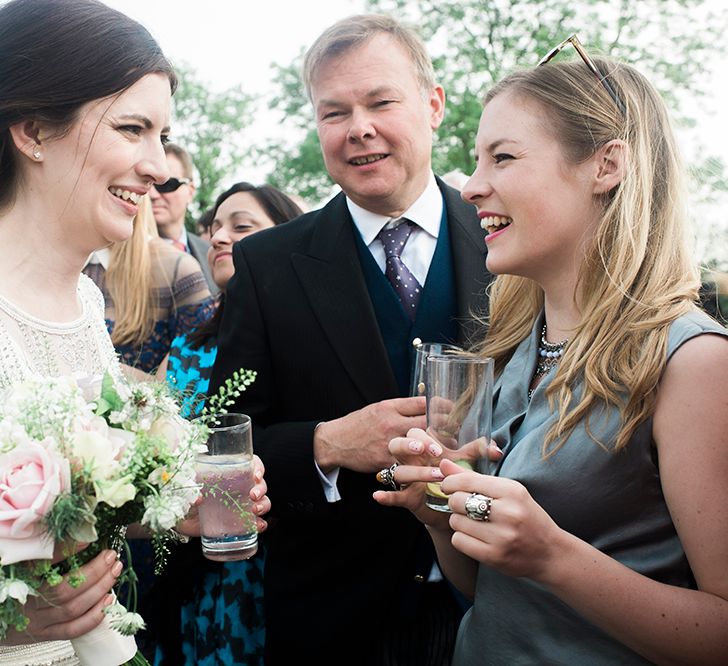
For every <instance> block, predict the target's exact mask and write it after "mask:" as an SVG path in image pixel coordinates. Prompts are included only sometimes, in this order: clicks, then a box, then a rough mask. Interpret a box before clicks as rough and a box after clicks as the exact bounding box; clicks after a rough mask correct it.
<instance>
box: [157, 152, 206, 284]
mask: <svg viewBox="0 0 728 666" xmlns="http://www.w3.org/2000/svg"><path fill="white" fill-rule="evenodd" d="M164 152H165V153H166V155H167V166H168V167H169V175H170V177H169V180H168V181H167V182H166V183H165V184H164V185H155V186H154V187H152V189H151V190H149V198H150V199H151V200H152V212H153V213H154V221H155V222H156V223H157V231H159V235H160V236H161V237H162V238H166V239H167V240H168V241H169V242H170V243H172V244H173V245H174V246H175V247H177V248H179V249H180V250H182V251H183V252H187V253H188V254H191V255H192V256H193V257H194V258H195V259H197V261H198V263H199V264H200V268H202V273H203V274H204V276H205V280H207V284H208V286H209V288H210V293H211V294H213V295H214V294H216V293H217V292H218V291H219V289H218V288H217V285H216V284H215V281H214V280H213V279H212V274H211V273H210V266H209V265H208V263H207V250H208V249H209V248H210V243H209V242H208V241H206V240H204V239H203V238H200V237H199V236H198V235H197V234H193V233H191V232H189V231H187V229H186V228H185V213H186V212H187V206H189V204H190V203H191V202H192V199H194V196H195V181H194V167H193V165H192V158H191V157H190V154H189V153H188V152H187V151H186V150H185V149H184V148H182V147H181V146H178V145H176V144H174V143H168V144H165V146H164Z"/></svg>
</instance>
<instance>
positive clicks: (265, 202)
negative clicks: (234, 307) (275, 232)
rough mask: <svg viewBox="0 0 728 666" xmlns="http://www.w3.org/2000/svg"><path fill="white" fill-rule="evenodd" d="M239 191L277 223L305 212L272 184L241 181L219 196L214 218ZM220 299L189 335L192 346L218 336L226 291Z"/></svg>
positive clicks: (214, 209)
mask: <svg viewBox="0 0 728 666" xmlns="http://www.w3.org/2000/svg"><path fill="white" fill-rule="evenodd" d="M238 192H248V193H249V194H250V195H251V196H253V197H254V198H255V200H256V201H257V202H258V203H259V204H260V205H261V206H262V208H263V210H264V211H265V212H266V213H267V214H268V217H270V219H271V220H273V224H275V225H278V224H283V223H284V222H288V221H289V220H292V219H293V218H294V217H298V216H299V215H301V214H302V213H303V211H302V210H301V209H300V208H299V207H298V204H296V203H295V202H294V201H293V200H292V199H291V198H290V197H288V196H287V195H285V194H283V192H281V191H280V190H277V189H276V188H275V187H273V186H272V185H251V184H250V183H246V182H241V183H235V185H233V186H232V187H230V188H229V189H227V190H225V191H224V192H223V193H222V194H221V195H220V196H219V197H218V198H217V200H216V201H215V205H214V206H213V208H212V211H213V216H212V217H213V219H214V217H215V215H216V214H217V209H218V208H219V207H220V205H221V204H222V202H223V201H225V200H226V199H228V198H230V197H231V196H232V195H233V194H237V193H238ZM218 299H219V300H218V304H217V309H216V310H215V314H214V315H213V316H212V317H211V318H210V319H209V320H208V321H207V322H205V323H204V324H203V325H202V326H200V328H198V329H197V330H195V331H194V332H193V333H191V334H190V336H189V337H188V340H189V344H190V347H192V348H193V349H197V348H199V347H201V346H202V345H203V344H204V343H205V342H206V341H207V340H208V339H209V338H211V337H216V336H217V333H218V331H219V329H220V324H221V323H222V313H223V310H224V308H225V294H224V292H220V296H219V297H218Z"/></svg>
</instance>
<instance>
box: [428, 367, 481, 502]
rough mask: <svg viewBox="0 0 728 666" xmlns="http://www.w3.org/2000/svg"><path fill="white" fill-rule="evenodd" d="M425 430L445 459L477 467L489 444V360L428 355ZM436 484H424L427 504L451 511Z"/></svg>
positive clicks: (467, 466)
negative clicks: (442, 450)
mask: <svg viewBox="0 0 728 666" xmlns="http://www.w3.org/2000/svg"><path fill="white" fill-rule="evenodd" d="M426 375H427V386H426V396H427V434H428V435H430V437H432V438H433V439H435V440H436V441H437V442H439V443H440V444H441V445H442V447H443V449H444V455H443V457H447V458H449V459H451V460H454V461H455V462H456V463H457V464H459V465H461V466H463V467H466V468H467V469H477V466H478V462H479V461H480V460H482V459H484V458H485V457H486V455H487V448H488V443H489V442H490V427H491V411H492V404H491V403H492V398H493V359H492V358H482V357H481V358H475V357H472V356H429V357H428V358H427V370H426ZM447 499H448V498H447V495H445V494H444V493H443V492H442V491H441V490H440V484H439V483H436V482H431V483H428V484H427V490H426V494H425V504H426V505H427V506H428V507H430V508H431V509H434V510H435V511H443V512H447V511H450V509H449V507H448V505H447Z"/></svg>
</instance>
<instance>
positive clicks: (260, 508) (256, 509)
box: [253, 504, 263, 513]
mask: <svg viewBox="0 0 728 666" xmlns="http://www.w3.org/2000/svg"><path fill="white" fill-rule="evenodd" d="M253 511H254V512H255V513H263V505H262V504H256V505H255V506H254V507H253Z"/></svg>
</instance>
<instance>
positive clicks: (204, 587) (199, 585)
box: [154, 336, 265, 666]
mask: <svg viewBox="0 0 728 666" xmlns="http://www.w3.org/2000/svg"><path fill="white" fill-rule="evenodd" d="M216 356H217V341H216V340H215V339H210V340H208V341H207V342H206V343H205V344H204V345H202V346H201V347H200V348H199V349H192V348H191V347H190V346H189V344H188V342H187V338H186V336H179V337H177V338H175V339H174V340H173V341H172V346H171V348H170V352H169V363H168V366H167V383H168V384H169V385H170V386H172V387H174V388H175V389H176V390H179V391H180V392H181V394H182V396H183V404H182V410H183V413H184V414H185V416H188V417H194V416H196V415H199V413H200V411H201V410H202V407H203V404H204V399H205V393H206V392H207V389H208V386H209V384H210V375H211V373H212V366H213V364H214V363H215V357H216ZM189 548H194V549H195V553H194V555H193V557H194V556H197V557H198V560H197V561H196V562H195V563H194V564H193V565H191V563H189V562H185V563H184V565H182V566H178V567H174V568H175V569H176V570H178V571H180V572H181V575H182V576H184V578H183V581H184V585H185V586H192V589H191V591H190V592H187V593H186V594H185V595H184V597H185V600H184V602H183V603H182V607H181V610H180V619H181V652H182V655H183V659H184V662H183V663H185V664H188V665H189V666H193V665H194V666H219V665H220V664H225V666H236V665H240V666H262V665H263V645H264V642H265V625H264V617H263V565H264V561H265V557H264V552H263V551H262V549H261V548H260V547H259V550H258V553H257V554H256V555H254V556H253V557H252V558H251V559H250V560H245V561H242V562H226V563H218V562H210V561H208V560H203V559H202V556H201V555H200V554H199V553H200V551H199V548H200V545H199V542H197V540H195V542H194V543H193V544H190V545H189ZM178 554H179V556H180V557H185V555H184V554H183V552H181V550H178ZM169 584H170V585H176V586H179V584H180V579H179V577H177V576H172V577H170V581H169ZM162 594H163V592H162ZM154 663H155V666H162V665H163V664H165V663H177V662H175V661H172V660H170V658H169V657H168V655H166V654H165V652H164V648H163V647H161V646H159V645H158V647H157V653H156V655H155V659H154Z"/></svg>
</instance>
